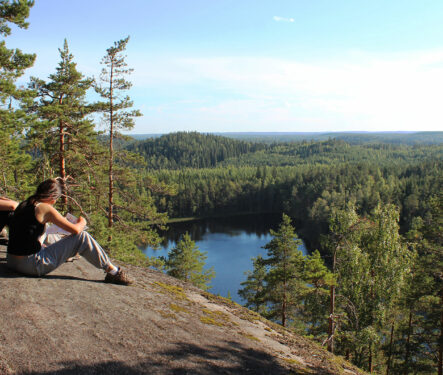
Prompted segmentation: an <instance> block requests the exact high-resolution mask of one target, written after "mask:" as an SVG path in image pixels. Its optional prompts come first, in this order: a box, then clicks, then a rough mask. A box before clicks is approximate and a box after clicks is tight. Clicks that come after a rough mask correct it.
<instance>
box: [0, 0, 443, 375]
mask: <svg viewBox="0 0 443 375" xmlns="http://www.w3.org/2000/svg"><path fill="white" fill-rule="evenodd" d="M0 3H1V7H0V34H1V35H2V37H3V38H4V40H2V41H1V42H0V56H1V58H0V124H1V126H0V195H1V196H7V197H10V198H13V199H16V200H23V199H24V198H25V197H26V196H28V195H30V194H31V193H33V191H34V189H35V186H36V185H37V184H38V183H39V182H41V181H42V180H44V179H46V178H49V177H55V176H60V177H62V178H63V179H64V181H65V184H64V195H63V199H62V200H61V201H60V202H59V203H58V205H59V207H58V208H59V209H60V210H61V211H63V212H68V211H70V212H73V213H74V214H77V215H79V214H81V215H84V216H85V217H86V218H87V220H88V225H89V228H90V231H91V232H92V233H93V235H94V236H95V237H96V238H97V239H98V240H99V242H100V243H102V244H103V246H104V247H105V248H106V250H107V251H109V252H110V254H111V256H113V257H115V258H118V259H120V260H124V261H127V262H133V263H136V264H139V265H146V266H149V265H152V263H151V260H149V259H147V258H146V257H144V255H143V254H142V253H141V252H140V250H139V249H138V246H137V245H139V244H142V243H145V244H150V245H151V246H156V245H157V244H158V243H159V242H160V237H159V232H158V231H157V228H164V227H165V225H166V224H167V221H168V217H169V218H186V217H210V216H220V215H234V214H235V215H239V214H242V213H258V212H261V213H262V212H263V213H264V212H274V213H279V214H282V223H281V225H280V227H279V230H278V231H275V232H273V233H272V235H273V240H272V241H271V242H270V243H269V244H268V245H266V249H267V250H268V255H269V257H268V258H267V259H254V260H251V262H252V263H253V268H254V270H253V271H252V272H251V273H250V274H249V276H248V280H247V283H246V284H245V285H244V289H243V294H244V296H245V299H246V301H247V304H248V306H249V307H250V308H253V309H255V310H256V311H258V312H260V313H262V314H263V315H265V316H267V317H269V318H270V319H273V320H274V321H276V322H278V323H280V324H282V325H285V326H287V327H288V328H290V329H294V330H297V331H298V332H299V333H300V334H304V335H309V336H311V337H312V338H314V339H315V340H317V341H318V342H319V343H320V344H322V345H324V346H327V347H328V348H329V350H331V351H334V352H335V353H337V354H341V355H343V356H345V357H346V358H347V359H349V360H350V361H352V362H354V363H356V364H357V365H359V366H361V367H362V368H365V369H367V370H370V371H371V372H377V373H387V374H436V373H438V372H439V374H441V367H442V345H443V342H442V341H443V339H442V324H443V320H442V302H441V301H442V300H441V299H442V298H443V288H442V278H443V277H442V269H443V264H442V260H443V255H442V233H443V227H442V226H443V222H442V220H443V219H442V199H443V197H442V188H441V187H442V181H443V178H442V177H443V176H442V174H443V172H442V171H443V168H442V167H443V144H442V142H441V141H438V139H441V138H439V137H441V133H434V134H426V133H419V134H418V135H415V138H414V136H413V135H410V134H404V135H402V136H401V137H397V138H396V137H395V136H394V135H389V136H388V135H385V136H384V138H383V137H382V138H380V135H366V136H365V137H363V136H357V135H353V134H349V135H345V134H342V135H339V136H337V137H336V138H335V139H334V138H331V136H327V137H326V138H324V139H317V140H313V139H311V140H302V139H299V140H291V139H289V138H287V137H285V139H272V140H271V141H270V140H269V138H268V139H266V140H265V141H263V139H260V138H255V139H234V138H232V137H223V136H220V135H211V134H199V133H195V132H191V133H186V132H180V133H175V134H168V135H164V136H161V137H155V138H152V139H146V140H138V141H137V140H128V139H125V138H124V137H122V136H121V134H120V133H119V132H120V131H128V130H130V129H132V127H133V126H134V118H135V117H137V116H140V115H141V113H140V112H139V111H137V110H136V109H133V103H132V101H131V99H130V97H129V96H128V90H129V89H130V88H131V82H130V81H129V77H130V72H131V69H130V68H129V67H127V64H126V61H125V50H126V46H127V44H128V42H129V38H124V39H121V40H119V41H117V42H115V43H114V44H113V45H112V46H111V47H109V48H108V49H107V50H106V51H103V59H102V61H101V66H102V68H103V72H102V74H101V76H100V77H86V76H84V75H83V74H82V73H81V72H79V71H78V69H77V65H76V63H75V59H74V55H73V54H72V53H71V51H70V49H69V45H68V41H65V43H64V44H63V46H61V47H60V48H59V56H60V57H59V62H58V65H57V68H56V69H55V71H54V72H53V73H52V74H51V75H49V77H47V78H41V77H32V78H31V79H30V80H29V82H28V84H27V85H22V84H18V79H19V78H20V77H22V76H23V74H24V73H25V71H26V69H28V68H29V67H31V66H32V64H33V62H34V60H35V57H36V56H35V55H34V54H32V53H24V52H22V51H20V50H18V49H14V48H9V47H7V46H6V39H7V37H8V35H10V33H11V31H12V29H11V26H12V25H14V26H17V27H20V28H26V27H27V23H26V18H27V17H28V14H29V9H30V7H32V5H33V2H32V1H26V0H21V1H12V2H11V1H6V0H0ZM89 92H96V93H97V94H98V96H99V100H98V101H97V102H90V101H88V97H89V96H88V95H87V94H88V93H89ZM98 121H100V122H101V123H103V124H105V129H106V130H105V132H104V133H103V132H98V131H97V130H96V129H97V126H96V125H97V122H98ZM359 137H360V138H359ZM240 138H241V137H240ZM430 139H432V140H433V141H431V140H430ZM297 236H300V237H302V238H303V239H304V240H305V241H306V243H307V245H308V247H309V248H310V250H311V254H310V255H309V256H308V257H307V258H303V257H301V256H300V255H299V254H298V253H297V243H298V240H297ZM184 249H187V253H189V254H191V256H193V257H197V258H198V260H199V261H198V262H197V263H198V264H197V266H198V268H199V269H200V268H201V262H202V259H204V256H202V254H199V253H197V252H193V244H192V241H191V239H190V238H188V237H184V238H183V242H182V243H181V244H180V246H177V248H176V250H175V256H174V257H173V258H171V259H166V260H165V262H163V264H166V266H167V265H168V264H169V265H170V267H171V269H170V270H169V272H170V273H171V274H177V275H179V274H180V273H179V272H178V271H177V270H179V269H180V263H182V262H183V261H182V260H180V259H181V255H183V251H184ZM316 250H318V251H316ZM192 254H194V255H192ZM158 264H159V265H160V263H158ZM209 277H210V275H209V274H208V275H206V278H209ZM197 279H198V278H197ZM201 279H202V278H200V281H201ZM203 279H204V278H203ZM190 280H191V278H190Z"/></svg>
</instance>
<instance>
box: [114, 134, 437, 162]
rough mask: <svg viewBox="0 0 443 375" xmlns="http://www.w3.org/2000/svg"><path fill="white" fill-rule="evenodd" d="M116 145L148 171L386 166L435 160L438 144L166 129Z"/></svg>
mask: <svg viewBox="0 0 443 375" xmlns="http://www.w3.org/2000/svg"><path fill="white" fill-rule="evenodd" d="M442 134H443V133H442ZM287 138H288V137H286V140H287ZM435 138H436V137H435V136H434V139H435ZM122 147H126V148H127V149H128V150H129V151H132V152H135V153H137V154H140V155H142V156H143V157H144V158H145V160H146V162H147V165H148V166H149V168H150V169H181V168H213V167H220V166H224V167H227V166H236V167H240V166H254V167H258V166H291V165H292V166H296V165H301V164H336V163H349V162H375V163H377V165H391V164H392V163H393V162H395V161H397V162H401V161H408V162H413V161H415V162H417V161H419V160H441V159H442V157H443V148H442V147H443V142H440V143H438V144H424V143H418V142H417V143H414V144H404V143H401V142H376V141H374V142H359V143H357V142H354V143H352V142H349V141H348V140H344V139H337V138H331V137H329V138H326V139H325V140H311V141H305V142H303V141H298V142H297V141H293V142H287V141H286V142H279V141H273V142H259V141H247V140H246V139H234V138H232V137H226V136H221V135H215V134H208V133H206V134H202V133H197V132H178V133H169V134H165V135H163V136H160V137H155V138H147V139H144V140H132V141H129V142H128V143H126V144H124V143H123V144H122Z"/></svg>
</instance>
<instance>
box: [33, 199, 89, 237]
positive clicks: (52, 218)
mask: <svg viewBox="0 0 443 375" xmlns="http://www.w3.org/2000/svg"><path fill="white" fill-rule="evenodd" d="M35 217H36V219H37V220H38V221H39V222H40V223H42V224H45V223H54V224H56V225H58V226H59V227H60V228H62V229H64V230H66V231H68V232H69V233H73V234H78V233H80V232H81V231H82V230H83V229H85V226H86V220H85V219H84V218H83V217H79V218H78V221H77V222H76V223H71V222H70V221H68V220H67V219H66V218H65V217H64V216H62V215H61V214H60V212H58V211H57V210H56V209H55V208H54V207H53V206H52V205H50V204H47V203H40V204H39V205H38V206H37V207H36V208H35Z"/></svg>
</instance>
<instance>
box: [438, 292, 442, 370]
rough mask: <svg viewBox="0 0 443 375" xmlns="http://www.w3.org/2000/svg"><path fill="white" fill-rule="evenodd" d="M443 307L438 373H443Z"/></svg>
mask: <svg viewBox="0 0 443 375" xmlns="http://www.w3.org/2000/svg"><path fill="white" fill-rule="evenodd" d="M440 297H441V305H440V306H443V289H442V290H441V291H440ZM442 366H443V309H442V311H441V317H440V345H439V348H438V375H443V370H442Z"/></svg>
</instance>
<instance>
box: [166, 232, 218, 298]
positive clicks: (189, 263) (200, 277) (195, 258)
mask: <svg viewBox="0 0 443 375" xmlns="http://www.w3.org/2000/svg"><path fill="white" fill-rule="evenodd" d="M206 258H207V257H206V253H204V252H201V251H199V250H198V247H197V246H196V245H195V242H194V241H192V240H191V236H190V235H189V234H188V233H187V232H186V233H185V234H184V235H183V236H182V238H181V239H180V241H178V243H177V245H176V246H175V247H174V248H173V249H172V250H171V251H170V252H169V254H168V259H167V260H166V262H165V264H166V268H167V273H168V275H171V276H174V277H176V278H178V279H180V280H184V281H187V282H190V283H192V284H194V285H195V286H197V287H199V288H201V289H204V290H206V289H208V288H209V286H208V283H209V282H210V281H211V279H212V278H213V277H214V276H215V273H214V270H213V268H212V267H211V268H210V269H209V270H203V267H204V265H205V260H206Z"/></svg>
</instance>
